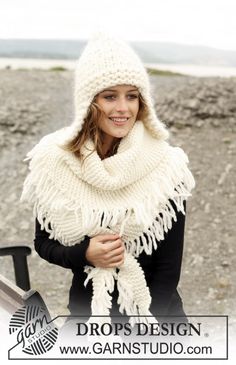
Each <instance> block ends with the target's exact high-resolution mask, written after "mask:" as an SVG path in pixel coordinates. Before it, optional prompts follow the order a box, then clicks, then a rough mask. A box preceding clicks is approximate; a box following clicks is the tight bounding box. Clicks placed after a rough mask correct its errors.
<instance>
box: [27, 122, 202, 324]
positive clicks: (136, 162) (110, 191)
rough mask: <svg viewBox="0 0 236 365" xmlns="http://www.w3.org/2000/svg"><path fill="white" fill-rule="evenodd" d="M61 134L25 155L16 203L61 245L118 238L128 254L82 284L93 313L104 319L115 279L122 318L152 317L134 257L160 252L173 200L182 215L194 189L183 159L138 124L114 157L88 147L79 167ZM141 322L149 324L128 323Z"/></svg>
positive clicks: (177, 150) (90, 271) (96, 270)
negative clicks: (89, 290)
mask: <svg viewBox="0 0 236 365" xmlns="http://www.w3.org/2000/svg"><path fill="white" fill-rule="evenodd" d="M65 132H66V128H63V129H61V130H59V131H57V132H54V133H52V134H49V135H47V136H45V137H44V138H43V139H42V140H41V141H40V142H39V143H38V144H37V145H36V146H35V147H34V148H33V149H32V150H31V151H30V152H29V153H28V154H27V158H26V160H30V163H29V169H30V172H29V175H28V176H27V178H26V180H25V182H24V188H23V193H22V196H21V201H28V202H30V203H32V205H33V208H34V209H33V212H34V216H35V217H37V219H38V220H39V222H40V224H41V228H42V229H45V230H46V231H47V232H49V233H50V238H54V239H56V240H58V241H59V242H60V243H61V244H63V245H73V244H76V243H79V242H81V241H82V240H83V238H84V236H85V235H88V236H89V237H93V236H96V235H100V234H110V233H119V234H120V236H121V237H122V240H123V241H124V244H125V248H126V252H125V261H124V264H123V265H122V266H120V267H119V268H111V269H105V268H99V267H93V266H86V267H85V268H84V270H85V271H86V273H87V274H88V276H87V280H86V282H85V285H86V284H87V282H88V280H92V284H93V297H92V303H91V306H92V314H93V315H109V313H110V309H111V300H112V292H113V289H114V282H115V280H117V287H118V292H119V297H118V304H119V308H120V312H121V313H125V314H127V315H129V316H132V315H136V316H137V315H140V316H149V315H151V313H150V312H149V307H150V304H151V296H150V292H149V288H148V287H147V284H146V281H145V277H144V273H143V270H142V268H141V267H140V265H139V264H138V262H137V260H136V258H137V257H138V256H139V255H140V254H141V253H142V252H143V251H145V253H146V254H147V255H151V254H152V252H153V250H156V249H158V247H157V242H158V241H160V240H163V239H164V233H165V232H167V231H168V230H169V229H171V227H172V224H173V222H174V221H176V214H175V211H174V209H173V207H172V205H171V203H170V200H172V201H173V202H174V204H175V205H176V208H177V211H181V212H183V214H185V212H184V205H183V202H184V200H186V199H187V198H188V197H190V196H191V190H192V189H193V188H194V185H195V182H194V178H193V176H192V174H191V172H190V170H189V168H188V157H187V155H186V154H185V153H184V151H183V150H182V149H181V148H179V147H172V146H170V145H169V144H168V143H167V142H166V141H164V140H158V139H156V138H155V137H154V136H152V135H151V133H150V132H149V131H148V129H146V128H145V126H144V124H143V122H142V121H136V123H135V124H134V126H133V128H132V130H131V131H130V132H129V133H128V135H127V136H126V137H124V138H123V139H122V140H121V142H120V145H119V147H118V151H117V154H115V155H113V156H111V157H109V158H106V159H104V160H101V159H100V157H99V155H98V154H97V152H96V151H94V152H92V153H91V151H92V150H93V149H94V144H93V142H92V141H91V140H89V141H87V143H86V145H85V146H84V148H83V150H82V152H83V155H84V157H85V159H84V162H83V163H81V161H80V160H79V159H78V158H77V157H76V156H75V155H74V154H73V153H71V152H67V151H65V150H64V149H62V148H61V142H62V141H63V138H64V137H63V136H64V134H65ZM49 223H50V224H49ZM144 318H145V321H148V320H150V318H151V317H140V318H139V317H130V321H131V323H134V322H135V321H144ZM148 318H149V319H148ZM152 320H153V319H152Z"/></svg>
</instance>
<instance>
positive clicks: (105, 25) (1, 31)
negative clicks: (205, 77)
mask: <svg viewBox="0 0 236 365" xmlns="http://www.w3.org/2000/svg"><path fill="white" fill-rule="evenodd" d="M235 18H236V0H141V1H140V0H0V38H1V39H4V38H7V39H12V38H19V39H22V38H30V39H85V40H86V39H88V38H89V37H90V36H91V35H92V34H93V33H94V32H96V31H105V32H108V33H111V34H113V35H115V36H119V37H120V38H123V39H125V40H127V41H134V40H137V41H161V42H174V43H181V44H190V45H205V46H210V47H214V48H219V49H229V50H236V20H235Z"/></svg>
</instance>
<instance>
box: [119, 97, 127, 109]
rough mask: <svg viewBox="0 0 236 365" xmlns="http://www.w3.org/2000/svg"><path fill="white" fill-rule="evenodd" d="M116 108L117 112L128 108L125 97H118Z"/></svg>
mask: <svg viewBox="0 0 236 365" xmlns="http://www.w3.org/2000/svg"><path fill="white" fill-rule="evenodd" d="M116 110H117V111H118V112H126V111H127V110H128V103H127V100H126V99H125V98H120V99H118V100H117V103H116Z"/></svg>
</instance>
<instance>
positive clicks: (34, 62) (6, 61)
mask: <svg viewBox="0 0 236 365" xmlns="http://www.w3.org/2000/svg"><path fill="white" fill-rule="evenodd" d="M75 64H76V60H65V59H38V58H4V57H2V58H0V69H5V68H11V69H13V70H17V69H22V68H25V69H42V70H43V69H44V70H47V69H50V68H54V67H64V68H66V69H69V70H74V69H75ZM145 66H146V67H148V68H153V69H159V70H162V71H164V70H165V71H171V72H178V73H181V74H183V75H189V76H196V77H235V76H236V67H224V66H204V65H195V64H168V63H145Z"/></svg>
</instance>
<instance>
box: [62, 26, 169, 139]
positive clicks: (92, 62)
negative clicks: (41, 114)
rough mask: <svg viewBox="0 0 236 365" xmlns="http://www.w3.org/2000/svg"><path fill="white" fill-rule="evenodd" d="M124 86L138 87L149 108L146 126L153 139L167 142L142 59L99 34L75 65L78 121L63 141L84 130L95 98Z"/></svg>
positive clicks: (94, 37) (109, 37)
mask: <svg viewBox="0 0 236 365" xmlns="http://www.w3.org/2000/svg"><path fill="white" fill-rule="evenodd" d="M123 84H125V85H134V86H136V87H138V89H139V91H140V93H141V94H142V96H143V98H144V100H145V102H146V104H147V106H148V113H147V117H146V118H145V119H144V120H143V123H144V124H145V126H146V127H147V128H148V129H149V131H150V132H151V133H152V134H153V135H154V136H156V137H158V138H160V139H166V138H167V137H168V131H167V130H166V128H165V126H164V124H163V123H162V122H161V121H160V120H159V119H158V118H157V116H156V113H155V110H154V108H153V101H152V98H151V94H150V82H149V77H148V74H147V72H146V69H145V68H144V66H143V64H142V62H141V60H140V58H139V57H138V55H137V54H136V53H135V52H134V50H133V49H132V48H131V47H130V46H129V45H128V44H127V43H125V42H124V41H122V40H120V39H117V38H114V37H111V36H109V35H106V34H102V33H97V34H96V35H94V36H93V37H92V38H91V39H90V41H89V42H88V44H87V45H86V47H85V49H84V51H83V53H82V55H81V56H80V58H79V60H78V61H77V63H76V71H75V85H74V103H75V118H74V122H73V123H72V125H71V126H70V127H69V128H68V130H67V131H66V134H65V135H64V141H69V140H71V139H73V138H74V137H76V135H77V134H78V132H79V131H80V130H81V128H82V126H83V123H84V118H85V117H86V115H87V111H88V108H89V105H90V104H91V102H92V100H93V98H94V96H95V95H96V94H98V93H99V92H101V91H102V90H104V89H106V88H108V87H112V86H116V85H123Z"/></svg>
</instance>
